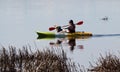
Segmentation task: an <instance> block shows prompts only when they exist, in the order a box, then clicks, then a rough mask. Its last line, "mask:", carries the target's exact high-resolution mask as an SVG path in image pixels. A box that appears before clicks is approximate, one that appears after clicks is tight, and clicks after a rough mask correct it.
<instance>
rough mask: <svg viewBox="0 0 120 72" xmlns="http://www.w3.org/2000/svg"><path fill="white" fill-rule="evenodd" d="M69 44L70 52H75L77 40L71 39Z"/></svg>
mask: <svg viewBox="0 0 120 72" xmlns="http://www.w3.org/2000/svg"><path fill="white" fill-rule="evenodd" d="M68 44H69V45H70V50H71V51H73V50H74V46H76V41H75V39H70V40H69V41H68Z"/></svg>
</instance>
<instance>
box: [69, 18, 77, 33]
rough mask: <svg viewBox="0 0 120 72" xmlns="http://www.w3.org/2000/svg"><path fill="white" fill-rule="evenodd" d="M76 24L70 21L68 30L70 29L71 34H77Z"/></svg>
mask: <svg viewBox="0 0 120 72" xmlns="http://www.w3.org/2000/svg"><path fill="white" fill-rule="evenodd" d="M75 28H76V27H75V24H74V22H73V20H70V21H69V27H68V28H67V29H68V32H69V33H75Z"/></svg>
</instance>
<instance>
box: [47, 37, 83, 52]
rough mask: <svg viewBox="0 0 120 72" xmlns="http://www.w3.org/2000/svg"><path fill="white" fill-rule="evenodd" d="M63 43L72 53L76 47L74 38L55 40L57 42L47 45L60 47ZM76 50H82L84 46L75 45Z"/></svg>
mask: <svg viewBox="0 0 120 72" xmlns="http://www.w3.org/2000/svg"><path fill="white" fill-rule="evenodd" d="M63 42H65V43H66V44H67V45H68V46H69V48H70V51H73V50H74V49H75V46H76V39H74V38H71V39H67V41H66V39H57V41H56V42H55V43H54V42H50V43H49V44H50V45H52V46H56V45H57V46H60V45H62V43H63ZM76 47H77V48H79V49H84V46H83V45H77V46H76Z"/></svg>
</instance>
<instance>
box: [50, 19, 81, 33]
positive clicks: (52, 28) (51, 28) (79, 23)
mask: <svg viewBox="0 0 120 72" xmlns="http://www.w3.org/2000/svg"><path fill="white" fill-rule="evenodd" d="M82 24H83V21H79V22H78V23H76V24H75V25H82ZM66 26H69V25H64V26H62V27H66ZM54 29H56V27H49V31H52V30H54Z"/></svg>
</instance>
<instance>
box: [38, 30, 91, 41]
mask: <svg viewBox="0 0 120 72" xmlns="http://www.w3.org/2000/svg"><path fill="white" fill-rule="evenodd" d="M36 33H37V35H38V38H37V39H43V38H86V37H91V36H92V33H90V32H75V33H54V32H39V31H38V32H36Z"/></svg>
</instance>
